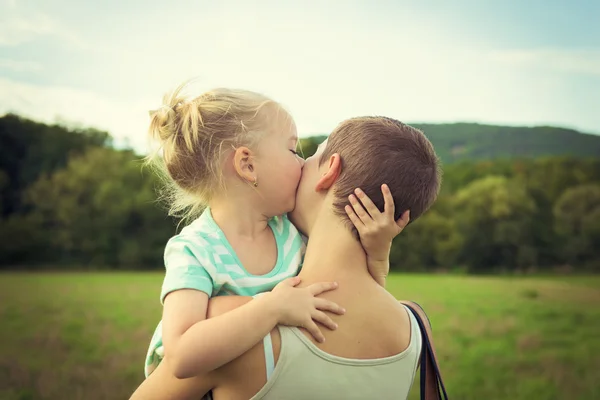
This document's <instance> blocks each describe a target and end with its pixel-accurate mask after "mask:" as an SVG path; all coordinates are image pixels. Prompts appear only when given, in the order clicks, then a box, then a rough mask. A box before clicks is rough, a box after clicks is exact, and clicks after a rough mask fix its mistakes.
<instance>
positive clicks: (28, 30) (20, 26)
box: [0, 1, 85, 48]
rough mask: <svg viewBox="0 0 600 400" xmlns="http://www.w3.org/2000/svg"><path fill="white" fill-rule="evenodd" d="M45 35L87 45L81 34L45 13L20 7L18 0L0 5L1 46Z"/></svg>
mask: <svg viewBox="0 0 600 400" xmlns="http://www.w3.org/2000/svg"><path fill="white" fill-rule="evenodd" d="M45 37H52V38H58V39H59V40H61V41H63V42H66V43H68V44H70V45H73V46H77V47H78V48H83V47H85V43H84V41H83V40H82V39H81V37H80V36H79V35H76V34H75V33H74V32H72V31H70V30H69V29H68V28H66V27H65V26H64V25H63V24H61V23H60V22H59V21H58V20H57V19H55V18H53V17H51V16H49V15H47V14H45V13H42V12H40V11H37V10H34V9H28V8H24V7H18V6H17V4H16V1H7V2H5V5H0V46H5V47H16V46H19V45H22V44H24V43H28V42H31V41H33V40H36V39H39V38H45Z"/></svg>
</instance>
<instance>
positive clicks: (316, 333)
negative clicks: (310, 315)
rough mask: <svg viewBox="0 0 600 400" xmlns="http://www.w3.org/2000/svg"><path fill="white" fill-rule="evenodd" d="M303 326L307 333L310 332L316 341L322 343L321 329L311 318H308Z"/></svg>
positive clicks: (323, 338) (323, 339)
mask: <svg viewBox="0 0 600 400" xmlns="http://www.w3.org/2000/svg"><path fill="white" fill-rule="evenodd" d="M303 328H304V329H306V330H307V331H308V333H310V334H311V335H312V337H314V338H315V340H316V341H317V342H319V343H323V342H324V341H325V337H324V336H323V333H321V330H320V329H319V327H318V326H317V324H315V322H314V321H313V320H310V321H309V322H308V323H306V326H304V327H303Z"/></svg>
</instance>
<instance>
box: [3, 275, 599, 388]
mask: <svg viewBox="0 0 600 400" xmlns="http://www.w3.org/2000/svg"><path fill="white" fill-rule="evenodd" d="M161 281H162V275H161V274H159V273H93V274H92V273H89V274H88V273H69V274H67V273H55V274H16V273H10V274H0V324H1V326H2V328H1V329H0V335H1V336H0V339H1V340H0V354H1V355H2V356H1V357H0V399H2V400H13V399H21V400H25V399H86V400H95V399H125V398H127V397H128V395H129V394H130V393H131V392H132V391H133V390H134V388H135V387H136V385H137V384H139V382H140V381H141V380H142V378H143V373H142V370H143V367H142V366H143V360H144V355H145V351H146V346H147V345H148V341H149V340H150V336H151V334H152V332H153V330H154V327H155V324H156V323H157V322H158V320H159V318H160V312H161V309H160V304H159V303H158V295H159V291H160V284H161ZM388 285H389V286H388V289H389V290H390V291H391V292H392V293H393V294H394V295H395V296H396V297H398V298H402V299H412V300H415V301H417V302H419V303H420V304H421V305H422V306H423V307H424V308H425V310H426V311H427V312H428V313H429V316H430V319H431V321H432V324H433V329H434V335H435V340H436V345H437V349H438V354H439V356H440V358H441V367H442V370H443V373H444V375H445V380H446V383H447V387H448V390H449V393H450V395H451V398H452V399H464V400H466V399H568V400H575V399H600V307H599V306H600V277H566V278H563V277H561V278H556V277H553V278H531V277H528V278H478V277H459V276H425V275H395V276H393V277H391V278H390V280H389V284H388ZM414 389H416V390H414ZM414 389H413V393H412V396H411V399H416V398H417V396H416V395H417V392H418V387H416V388H414Z"/></svg>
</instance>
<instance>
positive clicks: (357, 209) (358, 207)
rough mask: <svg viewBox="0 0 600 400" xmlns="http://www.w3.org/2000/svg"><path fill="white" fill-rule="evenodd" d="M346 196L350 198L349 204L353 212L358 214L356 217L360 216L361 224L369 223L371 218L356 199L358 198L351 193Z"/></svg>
mask: <svg viewBox="0 0 600 400" xmlns="http://www.w3.org/2000/svg"><path fill="white" fill-rule="evenodd" d="M348 198H349V199H350V204H351V205H352V208H353V209H354V212H355V213H356V215H358V218H360V220H361V221H362V222H363V224H367V223H369V222H370V221H371V219H372V218H371V216H370V215H369V214H368V213H367V212H366V211H365V209H364V208H363V206H362V205H361V204H360V202H359V201H358V199H357V198H356V196H355V195H353V194H351V195H350V196H348Z"/></svg>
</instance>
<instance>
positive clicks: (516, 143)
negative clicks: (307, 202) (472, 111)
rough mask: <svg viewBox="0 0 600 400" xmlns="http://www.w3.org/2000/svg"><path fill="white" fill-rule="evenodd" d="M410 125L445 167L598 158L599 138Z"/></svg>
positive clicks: (558, 131) (540, 130)
mask: <svg viewBox="0 0 600 400" xmlns="http://www.w3.org/2000/svg"><path fill="white" fill-rule="evenodd" d="M411 125H413V126H415V127H417V128H419V129H421V130H423V131H424V132H425V134H426V135H427V137H429V139H430V140H431V142H432V143H433V145H434V146H435V148H436V151H437V153H438V155H439V156H440V158H441V159H442V161H443V162H444V163H453V162H456V161H463V160H484V159H485V160H488V159H498V158H539V157H545V156H575V157H599V156H600V135H590V134H585V133H581V132H578V131H576V130H573V129H566V128H557V127H550V126H539V127H511V126H496V125H481V124H474V123H455V124H420V123H415V124H411ZM322 137H323V136H322V135H319V136H314V137H311V138H308V139H305V140H303V143H302V145H303V150H304V153H305V154H307V153H308V154H312V153H311V151H312V148H313V146H312V142H313V141H314V142H317V143H318V142H319V141H320V139H321V138H322ZM313 138H314V139H313Z"/></svg>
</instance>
